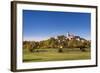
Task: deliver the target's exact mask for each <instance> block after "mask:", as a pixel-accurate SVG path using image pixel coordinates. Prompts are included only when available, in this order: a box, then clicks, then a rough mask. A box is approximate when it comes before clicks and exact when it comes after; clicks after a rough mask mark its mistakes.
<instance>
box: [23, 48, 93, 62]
mask: <svg viewBox="0 0 100 73" xmlns="http://www.w3.org/2000/svg"><path fill="white" fill-rule="evenodd" d="M90 58H91V55H90V50H89V49H86V51H85V52H82V51H80V50H79V48H75V50H74V49H63V52H62V53H59V52H58V49H38V52H32V53H30V52H28V51H27V50H26V49H24V50H23V62H43V61H61V60H84V59H90Z"/></svg>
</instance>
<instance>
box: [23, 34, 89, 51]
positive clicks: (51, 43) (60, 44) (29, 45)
mask: <svg viewBox="0 0 100 73" xmlns="http://www.w3.org/2000/svg"><path fill="white" fill-rule="evenodd" d="M90 44H91V43H90V41H88V40H85V39H82V40H77V39H76V38H73V39H71V40H69V39H67V38H66V36H64V35H60V36H57V38H54V37H51V38H49V39H47V40H43V41H23V49H28V50H29V51H30V52H32V51H33V50H34V49H47V48H55V49H59V51H62V49H63V48H80V50H81V51H85V49H84V48H90Z"/></svg>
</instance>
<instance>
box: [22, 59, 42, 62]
mask: <svg viewBox="0 0 100 73" xmlns="http://www.w3.org/2000/svg"><path fill="white" fill-rule="evenodd" d="M39 60H42V59H24V60H23V62H31V61H39Z"/></svg>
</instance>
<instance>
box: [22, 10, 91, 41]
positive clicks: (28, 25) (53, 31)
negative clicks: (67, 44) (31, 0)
mask: <svg viewBox="0 0 100 73" xmlns="http://www.w3.org/2000/svg"><path fill="white" fill-rule="evenodd" d="M90 19H91V14H90V13H76V12H56V11H36V10H23V38H24V40H35V41H40V40H45V39H47V38H50V37H56V36H57V35H67V33H68V32H70V33H73V34H74V35H78V36H80V37H83V38H85V39H89V40H90V37H91V36H90V32H91V31H90V30H91V20H90Z"/></svg>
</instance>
